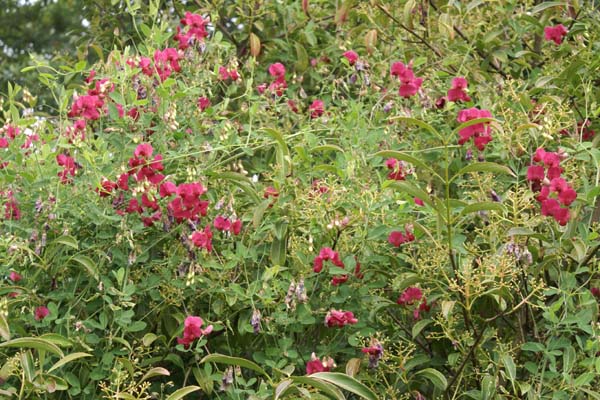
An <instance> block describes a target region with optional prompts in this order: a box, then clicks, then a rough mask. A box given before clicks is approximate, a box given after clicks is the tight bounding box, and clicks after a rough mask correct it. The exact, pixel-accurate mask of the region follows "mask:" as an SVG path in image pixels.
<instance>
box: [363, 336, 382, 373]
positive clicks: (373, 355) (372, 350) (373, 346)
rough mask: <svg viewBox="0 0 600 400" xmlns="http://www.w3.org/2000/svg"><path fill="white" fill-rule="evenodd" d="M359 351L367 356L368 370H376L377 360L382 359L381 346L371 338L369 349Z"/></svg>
mask: <svg viewBox="0 0 600 400" xmlns="http://www.w3.org/2000/svg"><path fill="white" fill-rule="evenodd" d="M361 351H362V352H363V353H364V354H367V355H368V356H369V368H377V366H378V365H379V360H381V358H382V357H383V346H382V345H381V343H379V341H378V340H377V339H375V338H372V339H371V343H370V344H369V347H364V348H363V349H362V350H361Z"/></svg>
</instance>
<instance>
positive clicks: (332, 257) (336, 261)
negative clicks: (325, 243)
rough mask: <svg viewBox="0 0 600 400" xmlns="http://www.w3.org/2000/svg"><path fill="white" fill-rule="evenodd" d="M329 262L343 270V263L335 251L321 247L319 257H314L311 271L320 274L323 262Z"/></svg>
mask: <svg viewBox="0 0 600 400" xmlns="http://www.w3.org/2000/svg"><path fill="white" fill-rule="evenodd" d="M327 260H329V261H331V262H332V263H333V265H335V266H337V267H340V268H344V263H343V262H342V260H341V259H340V255H339V253H338V252H337V251H333V250H332V249H331V248H329V247H323V248H322V249H321V251H320V252H319V255H318V256H317V257H315V259H314V261H313V271H314V272H316V273H319V272H321V270H322V269H323V261H327Z"/></svg>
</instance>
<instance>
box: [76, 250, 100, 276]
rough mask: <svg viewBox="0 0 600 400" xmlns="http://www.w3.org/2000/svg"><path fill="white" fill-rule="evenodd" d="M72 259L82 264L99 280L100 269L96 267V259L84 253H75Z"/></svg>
mask: <svg viewBox="0 0 600 400" xmlns="http://www.w3.org/2000/svg"><path fill="white" fill-rule="evenodd" d="M71 259H72V260H73V261H76V262H77V263H79V264H81V265H82V266H83V267H84V268H85V269H86V271H87V272H88V273H89V274H90V275H91V276H92V277H93V278H94V279H95V280H98V271H97V269H96V263H95V262H94V260H92V259H91V258H90V257H88V256H84V255H82V254H78V255H75V256H73V257H72V258H71Z"/></svg>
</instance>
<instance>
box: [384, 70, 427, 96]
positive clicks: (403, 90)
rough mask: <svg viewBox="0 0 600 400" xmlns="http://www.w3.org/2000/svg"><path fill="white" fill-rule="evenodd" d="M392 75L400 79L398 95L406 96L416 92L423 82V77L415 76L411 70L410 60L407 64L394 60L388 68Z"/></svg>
mask: <svg viewBox="0 0 600 400" xmlns="http://www.w3.org/2000/svg"><path fill="white" fill-rule="evenodd" d="M390 73H391V75H392V76H396V77H398V79H399V80H400V89H399V91H398V93H399V94H400V96H402V97H405V98H408V97H411V96H414V95H415V94H417V92H418V91H419V89H420V88H421V84H422V83H423V78H416V77H415V74H414V72H413V70H412V61H411V62H410V63H408V64H407V65H404V64H403V63H401V62H399V61H398V62H395V63H393V64H392V67H391V68H390Z"/></svg>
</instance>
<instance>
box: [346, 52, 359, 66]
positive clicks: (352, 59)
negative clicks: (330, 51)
mask: <svg viewBox="0 0 600 400" xmlns="http://www.w3.org/2000/svg"><path fill="white" fill-rule="evenodd" d="M343 56H344V57H346V60H348V63H349V64H350V65H354V64H356V61H358V54H356V52H355V51H352V50H348V51H347V52H345V53H344V54H343Z"/></svg>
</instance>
